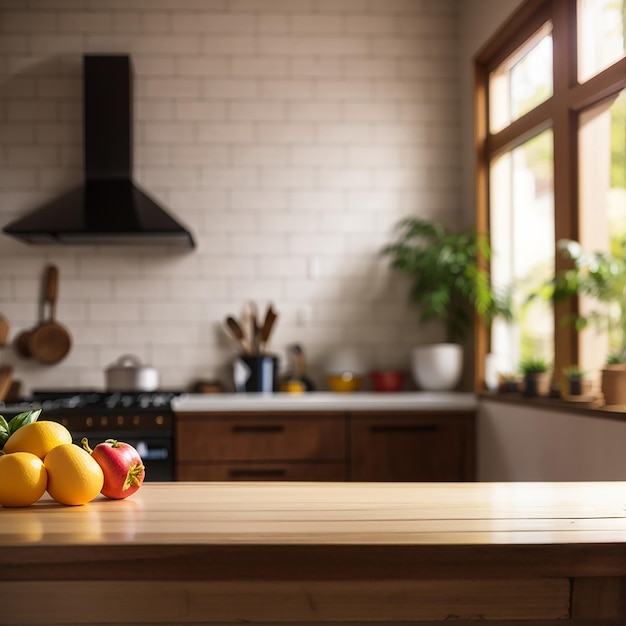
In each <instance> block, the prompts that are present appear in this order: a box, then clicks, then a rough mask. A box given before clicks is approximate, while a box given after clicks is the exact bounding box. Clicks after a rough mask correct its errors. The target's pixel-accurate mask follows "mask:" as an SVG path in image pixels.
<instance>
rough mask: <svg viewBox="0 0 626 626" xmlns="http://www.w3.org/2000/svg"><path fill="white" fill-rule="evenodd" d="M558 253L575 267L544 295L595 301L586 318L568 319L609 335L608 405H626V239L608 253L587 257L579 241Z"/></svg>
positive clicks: (604, 389) (604, 383) (569, 242)
mask: <svg viewBox="0 0 626 626" xmlns="http://www.w3.org/2000/svg"><path fill="white" fill-rule="evenodd" d="M558 250H559V251H560V252H561V254H562V255H563V256H564V257H565V258H567V259H569V260H570V261H571V264H572V266H571V267H570V268H568V269H565V270H562V271H560V272H558V273H557V274H556V275H555V276H554V278H553V279H552V280H551V281H550V283H549V284H548V285H545V286H544V288H543V293H542V295H544V296H547V297H549V298H552V299H554V300H562V299H564V298H570V297H577V296H584V297H588V298H589V299H590V300H592V301H595V306H594V307H593V308H592V309H590V310H589V311H588V312H586V313H585V314H581V313H579V314H576V315H573V316H571V317H570V318H568V319H566V320H565V321H572V322H573V323H575V325H576V328H577V329H578V330H582V329H584V328H586V327H587V326H595V327H596V329H597V330H599V331H605V332H606V333H607V336H608V340H609V349H610V352H609V354H608V356H607V359H606V363H605V366H604V368H603V369H602V372H601V385H602V392H603V394H604V400H605V402H606V404H626V237H623V238H622V239H620V240H614V241H612V242H611V250H610V251H608V252H593V253H590V254H589V253H586V252H584V251H583V249H582V246H581V245H580V243H578V242H577V241H572V240H570V239H564V240H561V241H559V242H558Z"/></svg>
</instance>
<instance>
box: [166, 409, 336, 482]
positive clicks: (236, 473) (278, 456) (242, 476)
mask: <svg viewBox="0 0 626 626" xmlns="http://www.w3.org/2000/svg"><path fill="white" fill-rule="evenodd" d="M176 470H177V471H176V477H177V479H178V480H192V481H198V480H304V481H306V480H309V481H318V480H322V481H337V480H345V479H346V421H345V415H344V414H343V413H323V414H310V413H307V414H305V415H303V414H291V413H288V414H282V413H281V414H276V413H232V412H228V413H195V414H194V413H186V414H182V415H179V416H178V417H177V427H176Z"/></svg>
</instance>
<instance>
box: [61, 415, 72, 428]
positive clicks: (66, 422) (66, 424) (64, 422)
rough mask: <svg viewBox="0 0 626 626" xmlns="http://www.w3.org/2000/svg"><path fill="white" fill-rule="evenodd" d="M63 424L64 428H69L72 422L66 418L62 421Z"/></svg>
mask: <svg viewBox="0 0 626 626" xmlns="http://www.w3.org/2000/svg"><path fill="white" fill-rule="evenodd" d="M61 424H63V426H65V428H67V427H68V426H69V424H70V420H68V419H67V417H64V418H63V419H62V420H61Z"/></svg>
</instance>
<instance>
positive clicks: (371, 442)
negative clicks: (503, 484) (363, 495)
mask: <svg viewBox="0 0 626 626" xmlns="http://www.w3.org/2000/svg"><path fill="white" fill-rule="evenodd" d="M350 433H351V444H352V445H351V462H350V478H351V479H352V480H355V481H463V480H473V479H474V415H473V414H471V415H467V416H461V415H438V416H434V417H424V416H417V415H414V416H399V415H385V416H380V417H374V416H372V417H364V418H357V419H354V418H353V419H352V420H351V428H350Z"/></svg>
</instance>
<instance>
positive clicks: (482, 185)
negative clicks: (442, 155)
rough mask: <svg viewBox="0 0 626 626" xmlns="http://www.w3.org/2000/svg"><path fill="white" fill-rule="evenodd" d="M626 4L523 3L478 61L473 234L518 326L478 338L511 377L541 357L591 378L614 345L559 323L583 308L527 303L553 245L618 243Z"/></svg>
mask: <svg viewBox="0 0 626 626" xmlns="http://www.w3.org/2000/svg"><path fill="white" fill-rule="evenodd" d="M625 33H626V0H527V1H526V2H524V3H523V4H522V5H520V7H519V8H518V10H517V11H516V12H515V13H514V14H513V15H512V16H511V18H510V19H509V20H508V21H507V22H506V23H505V24H504V25H503V26H502V28H501V29H500V30H499V31H498V32H497V33H496V34H495V35H494V37H493V38H492V39H491V40H490V41H489V42H488V43H487V44H486V45H485V47H484V48H483V50H482V51H481V52H480V53H479V54H478V55H477V57H476V60H475V61H476V64H475V67H476V73H475V76H476V84H475V94H476V118H475V122H476V126H475V129H476V146H477V149H478V163H477V176H478V178H477V225H478V229H479V231H482V232H488V233H489V235H490V240H491V246H492V249H493V256H492V259H491V273H492V280H493V282H494V283H495V284H496V285H498V286H505V287H509V288H512V290H513V294H514V303H515V306H516V316H515V322H514V323H513V324H504V323H502V322H500V321H498V320H496V321H495V322H494V323H493V324H492V325H491V327H490V328H487V327H480V328H479V329H478V333H477V350H476V357H477V361H476V366H477V367H476V372H477V378H476V384H477V388H478V389H482V388H483V387H484V385H483V375H484V359H485V355H486V353H488V352H494V353H496V354H498V355H500V357H499V359H500V363H503V365H501V367H505V368H506V369H508V370H509V371H511V372H514V371H517V369H518V365H519V362H520V360H522V359H524V358H526V357H529V356H542V357H544V358H546V359H547V360H549V361H552V362H553V363H554V371H555V373H556V375H557V377H558V376H559V373H560V372H561V371H562V369H563V367H565V366H566V365H570V364H572V363H579V364H580V365H581V366H582V367H583V369H596V370H597V369H598V368H599V367H600V366H601V365H602V363H603V362H604V359H605V357H606V355H607V352H608V350H609V347H610V345H611V337H610V336H609V335H608V333H605V334H604V335H602V334H600V333H598V331H596V330H595V329H591V328H589V329H586V330H585V331H583V332H581V333H577V332H576V329H575V328H574V326H573V325H572V324H564V323H563V321H562V320H563V318H565V317H567V316H568V315H570V314H571V313H574V312H575V311H577V310H578V307H581V310H584V308H585V306H586V304H585V302H580V303H576V302H567V301H561V302H557V303H555V304H554V305H552V304H551V303H550V302H547V301H541V299H534V300H532V301H531V303H530V304H529V303H528V301H527V297H526V296H527V294H529V293H530V292H532V291H533V290H534V289H536V287H537V286H538V285H540V284H541V283H542V282H543V281H545V280H546V279H549V278H550V277H551V276H553V275H554V271H555V269H560V268H562V267H564V263H565V260H564V259H562V258H561V257H560V255H558V254H557V253H556V243H557V242H558V241H559V240H561V239H575V240H578V241H580V242H581V243H582V245H583V248H585V249H586V250H589V251H590V252H595V251H603V250H609V249H610V248H611V247H612V246H615V245H616V243H617V242H619V241H621V240H622V238H624V237H626V58H625Z"/></svg>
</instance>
